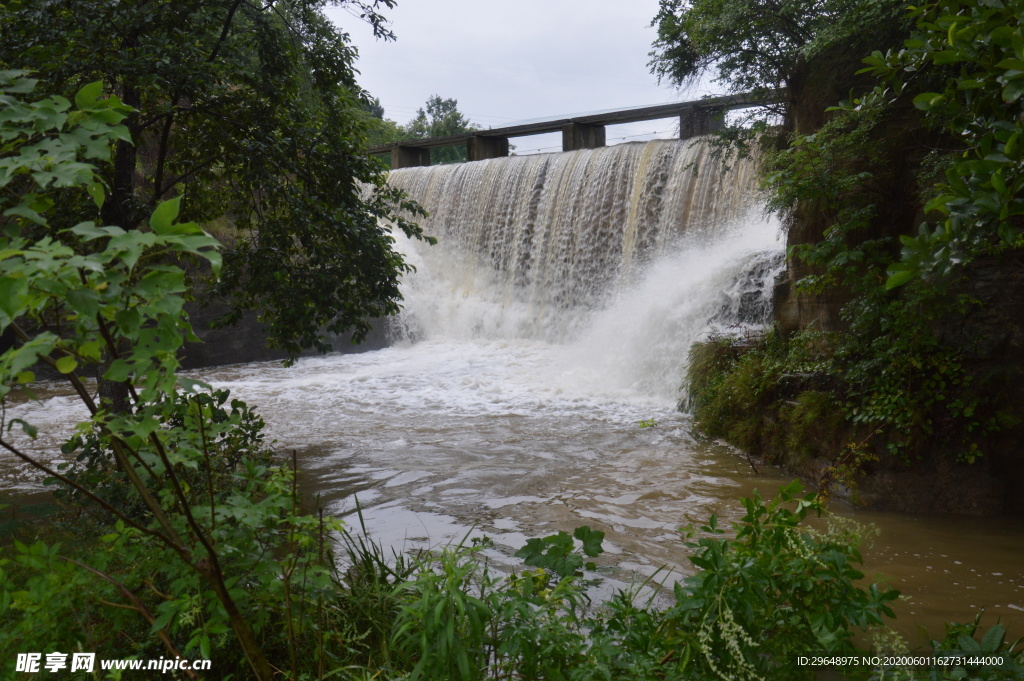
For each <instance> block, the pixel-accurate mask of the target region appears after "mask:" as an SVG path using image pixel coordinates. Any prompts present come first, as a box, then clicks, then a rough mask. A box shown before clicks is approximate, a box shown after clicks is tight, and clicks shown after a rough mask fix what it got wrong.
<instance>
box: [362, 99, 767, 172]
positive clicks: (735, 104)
mask: <svg viewBox="0 0 1024 681" xmlns="http://www.w3.org/2000/svg"><path fill="white" fill-rule="evenodd" d="M779 98H780V96H779V93H769V94H768V95H767V96H766V95H764V94H758V95H754V94H752V93H742V94H735V95H724V96H721V97H709V98H706V99H699V100H695V101H690V102H673V103H671V104H659V105H657V106H642V107H634V108H630V109H614V110H609V111H599V112H596V113H589V114H583V115H578V116H572V117H568V118H554V119H545V120H540V121H528V122H525V123H520V124H518V125H510V126H506V127H502V128H490V129H488V130H474V131H473V132H466V133H461V134H458V135H447V136H445V137H430V138H426V139H411V140H402V141H401V142H395V143H392V144H384V145H377V146H373V147H370V149H369V152H370V153H371V154H386V153H390V154H391V161H392V163H391V167H392V168H403V167H408V166H422V165H429V164H430V155H429V150H430V149H433V148H437V147H448V146H454V145H458V144H465V145H466V146H467V148H468V151H469V154H468V155H469V160H470V161H476V160H483V159H486V158H495V157H498V156H507V155H508V139H509V138H510V137H526V136H529V135H540V134H543V133H549V132H561V133H562V149H563V151H572V150H573V149H584V148H586V149H592V148H595V147H603V146H604V143H605V135H604V126H606V125H614V124H617V123H635V122H638V121H650V120H655V119H658V118H670V117H673V116H679V119H680V138H681V139H685V138H688V137H693V136H695V135H702V134H707V133H709V132H713V131H714V130H716V129H719V128H720V127H721V125H722V120H723V117H724V113H725V112H726V111H729V110H732V109H743V108H749V107H752V106H761V105H765V104H768V103H772V102H777V101H779Z"/></svg>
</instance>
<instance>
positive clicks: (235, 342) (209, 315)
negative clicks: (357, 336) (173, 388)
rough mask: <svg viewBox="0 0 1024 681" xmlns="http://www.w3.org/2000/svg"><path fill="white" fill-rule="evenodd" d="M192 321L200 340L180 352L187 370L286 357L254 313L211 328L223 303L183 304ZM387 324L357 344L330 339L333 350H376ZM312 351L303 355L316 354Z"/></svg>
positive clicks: (382, 323) (382, 341)
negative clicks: (270, 341) (270, 344)
mask: <svg viewBox="0 0 1024 681" xmlns="http://www.w3.org/2000/svg"><path fill="white" fill-rule="evenodd" d="M186 311H187V312H188V313H189V318H190V319H191V321H192V328H193V330H194V331H195V333H196V335H197V336H198V337H199V338H200V340H201V341H202V342H200V343H187V344H186V345H185V347H184V349H183V351H182V353H181V361H182V366H183V367H184V368H186V369H199V368H202V367H210V366H222V365H226V364H242V363H245V362H266V361H271V360H280V359H285V358H287V356H288V355H287V353H284V352H282V351H281V350H276V349H273V348H269V347H267V345H266V334H265V331H264V327H263V325H262V324H260V323H259V322H258V321H257V320H256V316H257V315H256V313H255V312H250V313H248V314H246V315H245V316H244V317H243V318H242V320H241V321H240V322H239V323H238V324H236V325H234V326H230V327H226V328H212V326H211V323H212V321H213V320H214V319H215V318H216V317H217V316H219V315H221V314H223V313H224V312H226V311H227V307H226V306H225V305H224V304H223V303H218V302H213V303H211V304H209V305H208V306H206V307H201V306H200V305H198V304H197V303H189V304H188V305H186ZM386 327H387V323H386V321H384V320H381V321H380V322H379V323H377V324H375V325H374V329H373V331H371V332H370V334H369V335H368V336H367V338H366V340H364V341H363V342H362V343H360V344H358V345H357V344H355V343H353V342H351V341H350V340H348V339H346V338H342V337H336V338H334V339H332V345H333V347H334V351H335V352H367V351H369V350H379V349H380V348H383V347H386V346H387V345H388V341H387V334H386ZM316 354H317V352H316V351H315V350H310V351H307V352H305V353H303V356H304V357H305V356H312V355H316Z"/></svg>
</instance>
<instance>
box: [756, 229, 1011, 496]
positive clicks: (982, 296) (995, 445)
mask: <svg viewBox="0 0 1024 681" xmlns="http://www.w3.org/2000/svg"><path fill="white" fill-rule="evenodd" d="M804 237H805V238H806V234H805V235H804ZM805 274H806V272H804V271H802V270H801V269H800V268H799V266H791V267H790V268H789V271H788V272H787V274H786V278H785V279H784V280H783V281H782V282H781V283H780V284H779V285H778V286H777V288H776V291H775V319H776V324H777V326H778V328H779V329H780V330H782V331H783V332H789V331H796V330H800V329H806V328H814V329H818V330H823V331H835V330H841V329H842V322H841V320H840V318H839V312H840V310H841V309H842V306H843V304H845V303H846V302H847V301H846V299H845V298H844V297H843V296H842V295H841V294H825V295H813V296H811V295H806V294H795V293H794V292H793V289H792V287H793V284H794V282H795V281H797V280H798V279H799V278H800V277H801V276H804V275H805ZM954 295H955V296H966V297H967V298H968V299H969V300H970V301H972V302H971V303H970V304H969V305H968V308H967V312H966V314H963V315H959V314H956V315H951V316H950V317H948V318H947V319H945V320H941V321H940V322H939V323H938V324H937V327H936V328H935V331H936V333H937V334H938V337H939V339H940V341H941V342H942V343H943V344H944V345H948V346H950V347H956V348H961V349H963V352H964V368H965V370H966V372H967V373H968V375H969V376H971V379H972V385H973V386H974V387H976V388H979V389H980V390H981V391H982V393H983V394H984V395H985V396H986V398H987V399H988V400H990V401H991V403H992V404H994V406H995V414H994V416H991V417H989V418H990V419H992V420H994V422H995V423H997V424H998V430H997V432H994V433H986V432H985V431H986V430H988V426H989V425H991V424H990V423H985V422H982V423H979V426H978V430H977V432H978V433H979V434H978V437H977V441H978V444H979V445H980V446H981V449H982V451H984V452H985V453H984V455H983V456H982V457H981V458H980V459H979V460H977V461H976V462H975V463H973V464H966V463H961V462H958V461H956V457H955V454H956V453H955V452H948V451H944V450H945V449H946V448H948V447H949V443H946V442H943V441H941V439H940V438H934V442H932V443H931V444H930V446H929V448H928V450H927V451H925V452H924V457H925V458H924V459H921V460H914V461H912V462H911V463H910V464H900V463H898V462H890V463H882V464H874V465H870V466H868V467H867V469H866V471H865V472H866V475H865V476H864V477H863V479H862V480H861V481H860V483H859V484H858V489H857V491H856V493H857V495H858V496H859V497H860V500H861V501H862V502H863V503H865V504H867V505H868V506H871V507H872V508H876V509H880V510H892V511H901V512H923V513H958V514H965V515H996V514H1001V513H1009V514H1013V515H1021V514H1024V455H1022V454H1021V452H1022V448H1024V424H1022V420H1024V254H1021V253H1019V252H1017V253H1004V254H1001V255H999V256H991V257H987V258H983V259H979V260H976V261H974V262H972V263H971V264H970V266H968V267H967V268H965V270H964V271H963V272H962V276H961V280H960V281H959V282H958V283H956V284H955V285H954V286H953V287H952V288H951V291H950V296H954ZM840 429H841V430H842V427H840ZM787 437H789V436H786V435H784V436H783V437H782V438H781V439H782V440H786V438H787ZM797 439H799V437H798V438H797ZM791 441H792V440H791ZM808 446H809V447H811V448H813V445H810V444H809V445H808ZM770 456H774V457H776V459H777V460H779V461H780V462H781V463H782V465H784V466H785V467H787V468H789V469H791V470H793V471H794V472H795V473H798V474H800V475H802V476H804V477H807V478H809V479H810V480H812V481H814V482H818V481H820V479H821V476H822V473H823V471H824V470H825V469H826V468H827V467H828V466H829V465H830V463H832V462H830V461H829V460H828V459H827V458H824V457H826V456H828V453H827V452H826V451H824V450H821V451H818V452H816V453H815V455H812V456H811V457H806V456H804V457H800V456H794V455H793V454H792V453H791V452H787V451H780V450H776V451H774V452H772V453H771V454H770ZM880 458H882V460H883V461H884V460H885V456H884V453H881V457H880Z"/></svg>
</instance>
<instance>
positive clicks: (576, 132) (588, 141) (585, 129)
mask: <svg viewBox="0 0 1024 681" xmlns="http://www.w3.org/2000/svg"><path fill="white" fill-rule="evenodd" d="M604 144H605V135H604V126H603V125H588V124H586V123H567V124H565V125H564V126H562V151H576V150H577V149H598V148H600V147H603V146H604Z"/></svg>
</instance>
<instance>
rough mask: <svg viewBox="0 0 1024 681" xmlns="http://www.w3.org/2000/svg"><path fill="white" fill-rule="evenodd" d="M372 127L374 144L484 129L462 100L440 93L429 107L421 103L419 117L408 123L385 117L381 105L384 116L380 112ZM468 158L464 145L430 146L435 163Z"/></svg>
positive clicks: (431, 159) (452, 161) (433, 162)
mask: <svg viewBox="0 0 1024 681" xmlns="http://www.w3.org/2000/svg"><path fill="white" fill-rule="evenodd" d="M378 104H379V102H378ZM368 112H369V110H368ZM370 115H371V116H374V115H375V114H374V113H372V112H370ZM370 127H371V130H372V132H371V135H370V138H371V140H372V141H371V144H389V143H391V142H401V141H402V140H410V139H426V138H428V137H445V136H446V135H458V134H459V133H463V132H472V131H473V130H479V129H480V128H479V127H477V126H476V125H474V124H473V123H471V122H470V120H469V119H468V118H466V116H465V115H464V114H463V113H462V112H461V111H459V102H458V100H456V99H453V98H448V99H444V98H442V97H441V96H440V95H431V96H430V98H429V99H428V100H427V105H426V108H424V107H420V109H419V111H417V113H416V117H415V118H413V119H412V120H411V121H409V122H408V123H407V124H405V125H399V124H398V123H395V122H394V121H392V120H388V119H385V118H383V108H381V116H377V117H376V120H373V121H371V122H370ZM465 160H466V148H465V147H464V146H461V145H460V146H453V147H441V148H439V149H431V150H430V163H431V164H433V165H437V164H441V163H459V162H462V161H465Z"/></svg>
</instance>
